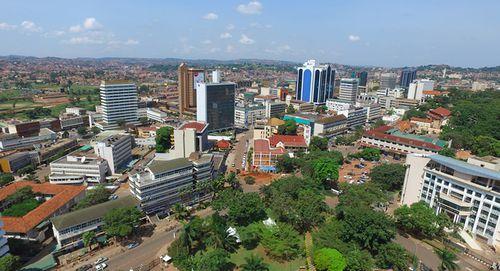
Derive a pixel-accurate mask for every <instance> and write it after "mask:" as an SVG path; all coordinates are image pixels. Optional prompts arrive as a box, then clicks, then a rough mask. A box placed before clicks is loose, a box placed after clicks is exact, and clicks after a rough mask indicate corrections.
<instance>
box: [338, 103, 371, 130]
mask: <svg viewBox="0 0 500 271" xmlns="http://www.w3.org/2000/svg"><path fill="white" fill-rule="evenodd" d="M367 112H368V109H367V108H365V107H351V108H350V109H349V110H343V111H338V112H337V114H339V115H340V114H342V115H344V116H345V117H346V118H347V128H349V129H351V130H355V129H356V127H358V126H364V125H365V124H366V121H367Z"/></svg>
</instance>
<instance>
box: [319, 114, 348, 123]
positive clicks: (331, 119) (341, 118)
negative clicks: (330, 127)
mask: <svg viewBox="0 0 500 271" xmlns="http://www.w3.org/2000/svg"><path fill="white" fill-rule="evenodd" d="M344 120H347V118H346V117H345V116H344V115H342V114H340V115H335V116H331V117H325V118H321V119H318V120H316V123H320V124H325V123H333V122H337V121H344Z"/></svg>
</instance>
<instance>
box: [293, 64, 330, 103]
mask: <svg viewBox="0 0 500 271" xmlns="http://www.w3.org/2000/svg"><path fill="white" fill-rule="evenodd" d="M334 89H335V70H334V69H332V67H331V66H330V65H319V64H316V60H308V61H307V62H306V63H304V65H303V66H302V67H299V68H297V85H296V95H295V98H296V99H297V100H300V101H304V102H307V103H314V104H322V103H324V102H325V101H326V100H327V99H329V98H332V97H333V91H334Z"/></svg>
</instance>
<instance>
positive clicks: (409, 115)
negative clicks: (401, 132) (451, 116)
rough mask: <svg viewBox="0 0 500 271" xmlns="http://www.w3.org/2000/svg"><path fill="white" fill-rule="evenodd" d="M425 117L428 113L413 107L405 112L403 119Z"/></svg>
mask: <svg viewBox="0 0 500 271" xmlns="http://www.w3.org/2000/svg"><path fill="white" fill-rule="evenodd" d="M425 117H427V114H425V112H423V111H420V110H418V109H416V108H412V109H410V110H408V111H406V112H405V114H404V115H403V120H409V119H411V118H425Z"/></svg>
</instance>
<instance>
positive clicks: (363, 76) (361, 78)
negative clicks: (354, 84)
mask: <svg viewBox="0 0 500 271" xmlns="http://www.w3.org/2000/svg"><path fill="white" fill-rule="evenodd" d="M353 78H358V82H359V83H358V85H359V86H360V87H366V84H367V83H368V72H367V71H362V72H357V73H355V74H354V76H353Z"/></svg>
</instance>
